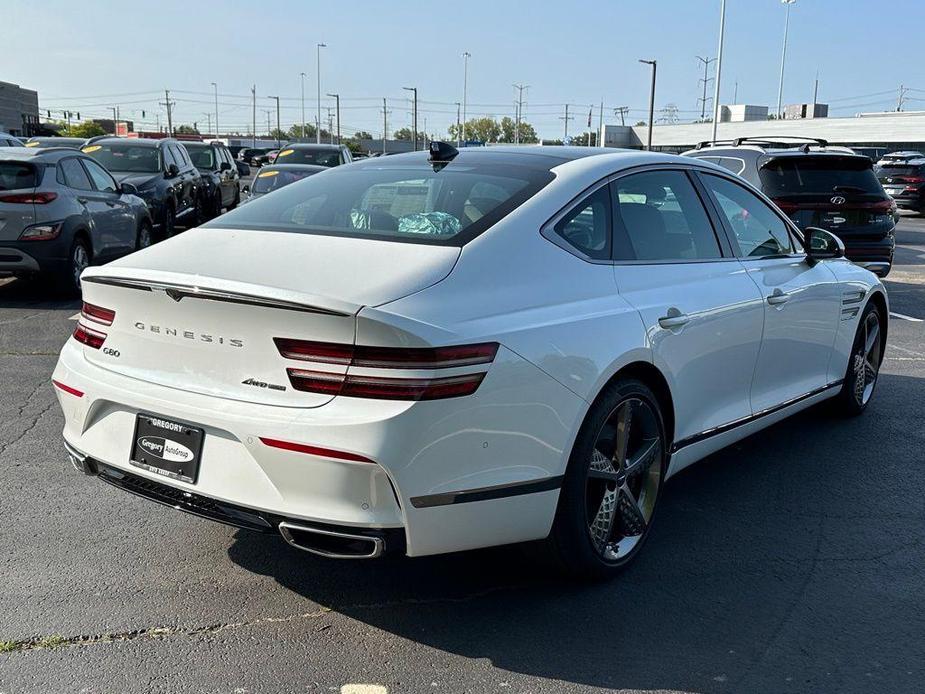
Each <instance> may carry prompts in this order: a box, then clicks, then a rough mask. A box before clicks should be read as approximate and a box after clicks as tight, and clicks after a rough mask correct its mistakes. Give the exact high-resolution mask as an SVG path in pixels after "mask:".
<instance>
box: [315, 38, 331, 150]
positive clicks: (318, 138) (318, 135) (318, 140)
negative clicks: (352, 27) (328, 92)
mask: <svg viewBox="0 0 925 694" xmlns="http://www.w3.org/2000/svg"><path fill="white" fill-rule="evenodd" d="M327 47H328V44H326V43H319V44H318V45H317V46H316V49H317V53H318V57H317V67H318V118H317V120H316V121H315V143H316V144H319V145H320V144H321V49H322V48H327Z"/></svg>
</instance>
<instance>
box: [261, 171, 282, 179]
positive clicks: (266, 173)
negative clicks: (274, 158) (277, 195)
mask: <svg viewBox="0 0 925 694" xmlns="http://www.w3.org/2000/svg"><path fill="white" fill-rule="evenodd" d="M270 176H279V171H261V172H260V173H259V174H257V178H269V177H270Z"/></svg>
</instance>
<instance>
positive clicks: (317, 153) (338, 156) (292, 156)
mask: <svg viewBox="0 0 925 694" xmlns="http://www.w3.org/2000/svg"><path fill="white" fill-rule="evenodd" d="M352 161H353V156H352V155H351V154H350V149H349V148H348V147H347V145H324V144H321V145H319V144H311V143H306V142H290V143H289V144H286V145H284V146H283V147H281V148H280V150H279V154H277V155H276V160H275V161H273V162H271V163H273V164H312V165H314V166H327V167H331V166H340V165H341V164H349V163H350V162H352Z"/></svg>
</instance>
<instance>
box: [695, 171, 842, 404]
mask: <svg viewBox="0 0 925 694" xmlns="http://www.w3.org/2000/svg"><path fill="white" fill-rule="evenodd" d="M699 176H700V179H701V181H702V182H703V184H704V186H705V188H706V189H707V190H708V191H709V193H710V196H711V200H712V203H713V205H714V206H715V209H716V211H717V213H718V214H719V216H720V217H721V219H722V222H723V225H724V227H725V229H726V233H727V236H728V237H729V240H730V243H731V244H733V246H734V249H735V250H736V252H737V254H738V255H739V256H740V258H741V261H742V264H743V266H744V267H745V269H746V272H747V274H748V277H749V278H750V279H751V280H752V281H753V282H754V283H755V286H756V287H758V289H759V291H760V292H761V296H762V298H763V300H764V312H765V326H764V338H763V339H762V344H761V352H760V354H759V356H758V361H757V364H756V366H755V376H754V379H753V382H752V392H751V399H752V407H753V408H754V409H755V411H756V412H761V411H763V410H767V409H770V408H773V407H776V406H778V405H780V404H782V403H785V402H788V401H790V400H793V399H796V398H799V397H802V396H804V395H807V394H809V393H812V392H813V391H816V390H818V389H820V388H823V387H824V386H826V385H827V383H828V375H827V374H828V368H829V359H830V358H831V354H832V347H833V344H834V341H835V333H836V331H837V329H838V321H839V317H840V313H841V301H842V297H841V290H840V287H839V283H838V281H837V280H836V277H835V275H834V273H832V272H831V271H830V270H829V269H828V268H827V267H826V264H825V263H816V264H815V265H810V264H809V263H807V262H806V256H805V254H804V253H803V252H802V247H801V246H800V245H799V244H800V242H799V238H798V237H797V236H796V231H795V230H794V229H792V227H791V226H790V224H788V223H787V222H786V221H785V220H784V218H783V216H782V215H780V214H779V213H778V212H777V211H776V210H775V209H774V208H773V207H772V206H771V205H769V204H768V203H766V202H765V201H764V200H762V199H761V198H760V197H759V196H758V195H757V194H755V193H753V192H752V191H751V190H749V189H747V188H746V187H745V186H743V185H741V184H740V183H738V182H736V181H735V180H734V179H732V178H727V177H725V176H721V175H718V174H712V173H706V172H701V173H700V174H699Z"/></svg>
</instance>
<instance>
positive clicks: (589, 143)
mask: <svg viewBox="0 0 925 694" xmlns="http://www.w3.org/2000/svg"><path fill="white" fill-rule="evenodd" d="M592 113H594V104H591V105H590V106H588V144H587V146H588V147H590V146H591V114H592Z"/></svg>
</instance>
